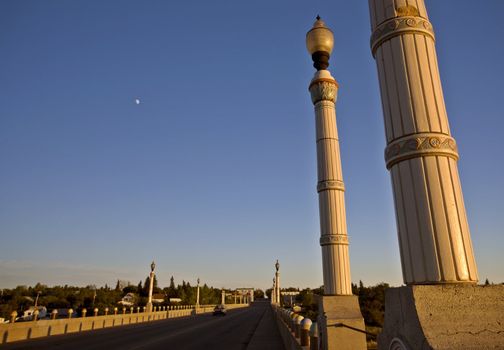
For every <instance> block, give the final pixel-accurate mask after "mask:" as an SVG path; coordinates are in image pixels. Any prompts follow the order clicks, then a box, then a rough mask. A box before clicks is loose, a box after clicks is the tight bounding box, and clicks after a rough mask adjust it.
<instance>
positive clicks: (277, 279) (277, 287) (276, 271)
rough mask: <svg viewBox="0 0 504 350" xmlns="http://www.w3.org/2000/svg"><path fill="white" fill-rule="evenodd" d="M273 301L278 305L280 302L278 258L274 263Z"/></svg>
mask: <svg viewBox="0 0 504 350" xmlns="http://www.w3.org/2000/svg"><path fill="white" fill-rule="evenodd" d="M275 301H276V303H277V304H278V305H280V304H281V302H280V301H281V299H280V264H279V263H278V260H277V261H276V264H275Z"/></svg>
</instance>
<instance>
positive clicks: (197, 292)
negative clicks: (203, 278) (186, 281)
mask: <svg viewBox="0 0 504 350" xmlns="http://www.w3.org/2000/svg"><path fill="white" fill-rule="evenodd" d="M196 282H197V289H196V308H199V284H200V279H199V277H198V279H197V280H196Z"/></svg>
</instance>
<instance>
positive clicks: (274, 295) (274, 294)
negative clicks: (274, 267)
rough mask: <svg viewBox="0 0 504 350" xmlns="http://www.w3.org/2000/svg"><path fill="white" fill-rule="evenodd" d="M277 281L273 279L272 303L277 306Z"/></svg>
mask: <svg viewBox="0 0 504 350" xmlns="http://www.w3.org/2000/svg"><path fill="white" fill-rule="evenodd" d="M275 282H276V279H275V277H273V288H271V303H272V304H276V283H275Z"/></svg>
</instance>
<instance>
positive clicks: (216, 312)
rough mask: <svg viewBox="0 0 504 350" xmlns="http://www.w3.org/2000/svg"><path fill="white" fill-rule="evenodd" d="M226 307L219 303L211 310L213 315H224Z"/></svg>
mask: <svg viewBox="0 0 504 350" xmlns="http://www.w3.org/2000/svg"><path fill="white" fill-rule="evenodd" d="M226 312H227V310H226V307H225V306H224V305H222V304H219V305H217V306H216V307H215V308H214V310H213V315H214V316H217V315H222V316H225V315H226Z"/></svg>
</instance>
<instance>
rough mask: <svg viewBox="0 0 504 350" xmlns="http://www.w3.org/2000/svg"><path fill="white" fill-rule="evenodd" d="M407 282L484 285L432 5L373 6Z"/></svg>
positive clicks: (398, 1)
mask: <svg viewBox="0 0 504 350" xmlns="http://www.w3.org/2000/svg"><path fill="white" fill-rule="evenodd" d="M369 6H370V13H371V27H372V32H373V34H372V36H371V50H372V53H373V56H374V57H375V59H376V63H377V67H378V77H379V81H380V90H381V99H382V107H383V116H384V122H385V134H386V139H387V147H386V149H385V162H386V165H387V168H388V169H389V170H390V173H391V176H392V184H393V191H394V202H395V211H396V220H397V231H398V236H399V246H400V252H401V263H402V272H403V278H404V282H405V283H406V284H437V283H461V282H470V283H476V282H477V280H478V274H477V268H476V262H475V260H474V254H473V248H472V243H471V237H470V232H469V226H468V224H467V217H466V211H465V208H464V199H463V196H462V189H461V186H460V180H459V175H458V169H457V160H458V152H457V144H456V142H455V139H454V138H453V137H452V136H451V134H450V128H449V125H448V117H447V114H446V108H445V103H444V98H443V90H442V88H441V80H440V77H439V69H438V63H437V57H436V48H435V46H434V31H433V28H432V25H431V24H430V22H429V20H428V16H427V11H426V8H425V4H424V0H416V1H409V2H408V1H406V0H395V1H394V0H369Z"/></svg>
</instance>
